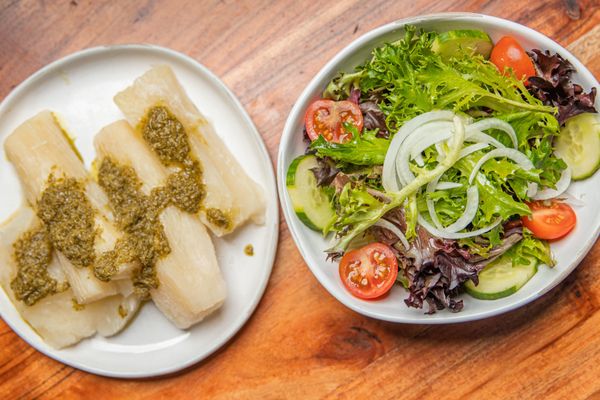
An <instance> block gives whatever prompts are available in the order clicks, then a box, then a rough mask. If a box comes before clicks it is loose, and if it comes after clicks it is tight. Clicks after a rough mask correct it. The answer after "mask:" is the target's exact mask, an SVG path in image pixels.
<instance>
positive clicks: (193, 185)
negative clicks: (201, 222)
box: [167, 161, 206, 214]
mask: <svg viewBox="0 0 600 400" xmlns="http://www.w3.org/2000/svg"><path fill="white" fill-rule="evenodd" d="M167 190H168V192H169V195H170V197H171V201H172V202H173V205H175V206H176V207H178V208H180V209H181V210H182V211H185V212H188V213H191V214H195V213H197V212H198V211H200V206H201V204H202V200H203V199H204V197H205V196H206V190H205V188H204V184H203V183H202V169H201V167H200V163H199V162H198V161H190V162H186V164H185V165H184V167H183V168H182V169H181V170H179V171H177V172H174V173H172V174H171V175H169V177H168V178H167Z"/></svg>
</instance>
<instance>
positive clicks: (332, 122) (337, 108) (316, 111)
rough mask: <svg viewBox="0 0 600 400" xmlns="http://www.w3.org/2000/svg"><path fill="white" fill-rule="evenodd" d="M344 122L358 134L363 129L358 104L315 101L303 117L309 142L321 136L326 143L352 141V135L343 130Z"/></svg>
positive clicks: (326, 100) (323, 100)
mask: <svg viewBox="0 0 600 400" xmlns="http://www.w3.org/2000/svg"><path fill="white" fill-rule="evenodd" d="M346 122H348V123H351V124H353V125H354V126H355V127H356V129H357V130H358V131H359V132H360V131H361V130H362V128H363V116H362V112H361V111H360V108H359V107H358V104H356V103H353V102H351V101H347V100H344V101H333V100H328V99H320V100H315V101H313V102H312V103H311V104H310V106H308V108H307V109H306V114H305V115H304V124H305V126H306V133H307V134H308V137H309V138H310V140H315V139H317V138H318V137H319V135H322V136H323V137H324V138H325V140H327V141H328V142H335V143H344V142H347V141H348V140H350V139H352V134H351V133H350V132H346V130H345V129H344V125H343V124H344V123H346Z"/></svg>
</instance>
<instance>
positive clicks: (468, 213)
mask: <svg viewBox="0 0 600 400" xmlns="http://www.w3.org/2000/svg"><path fill="white" fill-rule="evenodd" d="M478 209H479V189H477V185H473V186H469V188H468V189H467V203H466V204H465V211H464V212H463V214H462V215H461V216H460V217H458V219H457V220H456V221H454V222H453V223H452V224H450V225H448V226H447V227H446V228H444V229H443V230H444V231H446V232H450V233H455V232H458V231H462V230H463V229H465V228H466V227H467V226H468V225H469V224H470V223H471V222H472V221H473V218H475V214H477V210H478Z"/></svg>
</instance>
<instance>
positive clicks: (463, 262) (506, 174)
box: [307, 26, 595, 313]
mask: <svg viewBox="0 0 600 400" xmlns="http://www.w3.org/2000/svg"><path fill="white" fill-rule="evenodd" d="M461 35H467V37H468V35H469V31H461ZM455 36H456V35H455ZM473 37H483V38H487V40H488V43H491V41H489V37H488V36H487V35H479V34H478V35H473V36H472V37H471V38H470V39H473ZM436 40H437V43H438V44H437V45H436V46H437V47H436V46H434V47H432V46H433V43H434V42H436ZM439 43H441V41H440V40H439V34H438V33H436V32H423V31H417V30H416V29H415V28H414V27H411V26H407V27H405V36H404V37H403V38H402V39H400V40H397V41H395V42H392V43H386V44H383V45H382V46H380V47H377V48H375V49H374V50H373V52H372V56H371V58H370V59H369V60H367V61H366V62H365V63H364V64H362V65H359V66H358V67H356V69H355V71H353V72H349V73H340V74H339V75H338V76H336V77H335V78H334V79H333V80H332V81H331V82H330V83H329V85H328V86H327V88H326V89H325V91H324V92H323V98H324V99H329V100H327V101H338V102H344V101H345V102H346V104H350V103H354V104H356V105H358V106H359V107H360V111H361V113H362V115H363V116H364V120H365V124H364V127H363V126H362V122H361V125H360V127H357V126H355V125H353V124H352V123H349V122H347V121H346V122H344V123H342V129H343V130H344V131H345V132H346V133H348V134H349V135H350V136H351V139H350V140H348V141H345V142H342V143H338V142H335V141H328V140H326V139H325V137H324V136H318V137H317V135H316V134H314V135H313V136H312V137H311V139H313V141H312V142H311V144H310V145H309V147H308V149H307V153H309V154H314V156H316V158H317V160H318V165H319V166H318V167H317V168H312V169H311V171H312V172H313V173H314V175H315V178H316V182H317V185H318V187H319V188H321V189H322V190H323V193H326V194H327V195H328V196H329V198H330V200H331V207H332V209H333V214H334V216H333V218H332V219H330V220H329V223H328V224H327V225H326V226H321V227H319V229H322V231H323V234H325V235H326V234H328V233H331V232H333V233H334V234H335V238H336V241H335V244H334V245H333V247H331V248H330V249H329V250H328V253H329V255H330V257H333V258H336V257H338V256H341V255H342V254H344V253H345V252H346V251H347V250H348V249H349V248H352V247H353V244H354V243H355V242H359V241H363V242H364V238H365V237H371V238H375V239H377V240H378V241H379V242H381V243H384V244H387V245H390V246H392V248H393V249H394V252H395V253H396V258H397V259H398V263H399V266H400V269H401V270H402V271H403V273H402V271H401V273H400V275H399V277H398V279H400V280H402V281H403V282H407V286H408V289H409V292H410V296H409V298H408V299H407V300H406V303H407V305H409V306H414V307H422V306H423V304H428V305H429V312H430V313H432V312H435V310H436V309H441V308H449V309H450V310H451V311H459V310H460V309H461V308H462V301H455V300H454V296H456V295H457V294H458V292H459V289H460V288H461V285H462V284H463V283H464V282H466V281H472V282H473V284H475V285H476V284H477V280H478V273H479V272H480V271H481V270H482V269H483V268H484V267H485V266H486V265H487V264H489V263H491V262H493V261H494V260H495V259H497V258H498V257H500V256H502V255H503V254H504V255H505V256H510V257H511V258H512V262H513V264H514V265H527V266H532V265H533V266H535V265H537V263H538V262H541V263H544V264H546V265H548V266H552V265H554V262H553V259H552V255H551V252H550V247H549V245H548V243H547V242H546V241H544V240H541V239H538V238H536V237H535V236H533V235H532V234H531V232H530V231H529V230H528V229H526V228H523V225H522V223H521V218H522V217H527V216H529V215H531V214H532V211H531V209H530V206H529V202H530V201H532V199H533V196H534V195H535V193H536V192H537V191H538V188H539V189H546V188H550V189H555V188H556V187H557V183H558V184H559V185H563V186H564V184H563V183H561V182H562V181H564V176H565V169H566V168H567V165H566V164H565V162H564V161H563V160H562V159H560V158H558V157H557V156H556V155H555V154H554V147H553V141H554V139H555V138H556V137H557V136H558V135H559V132H560V124H559V121H558V120H557V115H558V114H557V110H558V108H557V107H560V106H561V105H562V106H564V107H566V106H565V104H567V103H566V102H567V100H564V99H563V98H562V97H561V98H560V99H559V100H557V96H558V95H557V94H556V93H557V90H559V89H560V88H559V89H557V88H556V87H554V89H552V90H554V91H552V90H550V89H549V88H548V87H547V85H546V86H544V83H543V82H542V81H541V80H537V81H535V82H537V83H536V86H535V87H533V88H531V87H529V88H528V87H526V86H525V84H524V82H523V81H522V80H520V79H517V77H516V76H515V74H514V73H513V72H512V71H511V70H506V73H504V74H503V73H499V71H498V68H497V67H496V65H494V64H493V63H492V62H490V61H488V60H487V59H486V58H485V57H484V55H482V54H477V53H476V52H474V50H472V49H468V48H467V49H463V48H462V47H461V46H460V44H458V45H457V44H456V43H453V46H456V51H454V48H453V49H452V50H453V51H452V52H451V53H450V56H448V52H446V54H445V56H444V57H442V56H440V54H439V52H438V51H436V48H439ZM484 47H485V46H484ZM488 48H489V47H488ZM446 50H447V49H446ZM535 54H537V58H536V60H537V61H539V60H542V61H544V62H546V61H547V57H549V56H548V55H547V54H546V55H544V54H542V53H541V52H536V53H535ZM544 57H546V58H544ZM552 60H555V58H552ZM534 61H535V60H534ZM559 61H561V62H563V63H564V62H565V61H564V60H563V59H562V58H560V57H559ZM569 65H570V64H569ZM545 68H546V70H547V71H554V72H552V73H557V72H556V68H555V66H554V64H552V66H547V65H545ZM553 68H554V69H553ZM538 70H539V68H538ZM570 72H572V71H570ZM570 72H569V73H568V74H565V73H564V71H562V70H560V72H559V74H562V75H561V79H562V81H561V85H562V86H561V87H572V84H571V83H570V80H569V79H567V78H568V76H569V75H570ZM565 76H566V78H565ZM569 85H571V86H569ZM575 86H577V85H575ZM544 90H545V92H544ZM542 92H543V96H545V97H543V96H542V97H540V93H542ZM561 95H564V93H562V92H561ZM594 95H595V91H592V92H591V94H590V95H589V96H588V95H586V96H588V97H585V96H580V97H578V98H577V99H576V101H575V103H573V102H572V101H571V100H568V101H571V103H569V107H570V108H569V110H570V111H569V112H576V111H574V108H577V107H579V108H578V109H585V110H589V108H586V107H587V106H586V105H587V103H586V101H587V102H589V97H590V96H591V100H592V102H593V96H594ZM552 96H554V97H552ZM349 102H350V103H349ZM584 103H585V104H584ZM340 104H341V103H340ZM573 104H575V105H573ZM582 104H584V105H582ZM584 106H585V107H584ZM355 107H356V106H355ZM564 107H563V109H564ZM437 110H447V111H443V112H441V111H437ZM436 113H437V114H436ZM440 113H442V114H443V113H447V114H443V115H442V114H440ZM448 113H449V115H450V116H451V117H448ZM452 116H453V117H452ZM424 117H427V118H429V119H428V120H425V119H424ZM415 118H416V119H415ZM416 120H419V121H425V122H423V123H421V124H420V125H416V124H417V123H416V122H415V121H416ZM480 120H481V121H482V122H483V125H482V124H476V125H473V126H474V127H471V125H472V124H474V123H475V122H477V121H480ZM484 120H487V121H484ZM498 120H500V121H498ZM411 124H412V125H414V126H412V125H411ZM485 124H488V125H485ZM507 124H508V125H507ZM409 126H412V128H408V127H409ZM483 126H488V127H489V128H480V129H482V130H481V131H478V132H476V134H475V136H470V135H472V134H473V131H474V130H475V129H477V128H475V127H483ZM361 128H363V129H362V131H361ZM410 129H412V131H411V130H410ZM419 129H421V131H422V134H419V135H417V134H416V132H417V131H418V130H419ZM403 130H404V132H403ZM484 131H485V132H484ZM513 131H514V132H513ZM447 132H452V134H449V133H448V134H447ZM413 133H414V135H413ZM410 135H412V136H410ZM409 136H410V139H407V138H408V137H409ZM425 136H429V138H428V139H427V140H425V139H423V138H422V137H425ZM515 136H516V139H515ZM436 137H439V140H437V139H436V140H437V141H435V144H434V145H432V144H431V143H433V141H432V138H436ZM513 141H515V142H514V143H513ZM406 143H409V144H406ZM423 143H425V144H423ZM471 143H476V145H472V144H471ZM409 145H410V146H413V148H412V149H408V150H407V148H408V147H409ZM402 146H405V147H406V148H403V147H402ZM415 146H417V147H416V149H417V150H415ZM418 146H421V147H418ZM494 147H496V148H497V150H496V151H495V153H494V154H489V153H490V151H491V150H493V149H494ZM408 153H411V154H408ZM390 154H391V156H390ZM488 154H489V155H488ZM403 157H404V158H403ZM484 157H486V158H485V159H483V158H484ZM490 157H493V158H490ZM390 158H391V160H392V164H391V168H390V165H389V162H390V161H389V160H390ZM480 160H481V161H480ZM486 160H487V161H486ZM390 174H391V175H390ZM408 178H411V179H408ZM385 182H388V183H387V184H386V183H385ZM390 182H391V184H390ZM438 187H439V188H442V189H437V188H438ZM468 189H470V190H468ZM475 189H476V190H475ZM563 190H564V189H563ZM473 191H475V192H473ZM436 227H437V228H436ZM447 229H451V230H447ZM452 229H454V230H452ZM432 232H434V233H435V232H442V233H444V235H436V234H434V233H432ZM471 233H473V234H471ZM504 259H506V257H504ZM533 273H534V272H533ZM487 275H488V276H489V275H491V274H490V273H488V274H487ZM492 275H493V274H492ZM529 278H530V276H528V277H527V278H526V279H529ZM522 284H524V282H522V283H521V285H522ZM488 286H489V285H488ZM491 286H493V285H491ZM518 287H520V286H518ZM484 296H487V297H486V298H490V297H489V294H485V295H484Z"/></svg>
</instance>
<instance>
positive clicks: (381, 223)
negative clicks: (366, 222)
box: [373, 218, 410, 250]
mask: <svg viewBox="0 0 600 400" xmlns="http://www.w3.org/2000/svg"><path fill="white" fill-rule="evenodd" d="M373 225H374V226H379V227H381V228H384V229H387V230H388V231H390V232H392V233H393V234H394V235H396V236H398V239H400V241H401V242H402V244H403V245H404V248H405V249H406V250H408V249H410V244H409V243H408V240H406V236H404V233H402V231H401V230H400V228H398V227H397V226H396V225H394V224H392V223H391V222H390V221H387V220H385V219H383V218H382V219H380V220H378V221H377V222H375V223H374V224H373Z"/></svg>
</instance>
